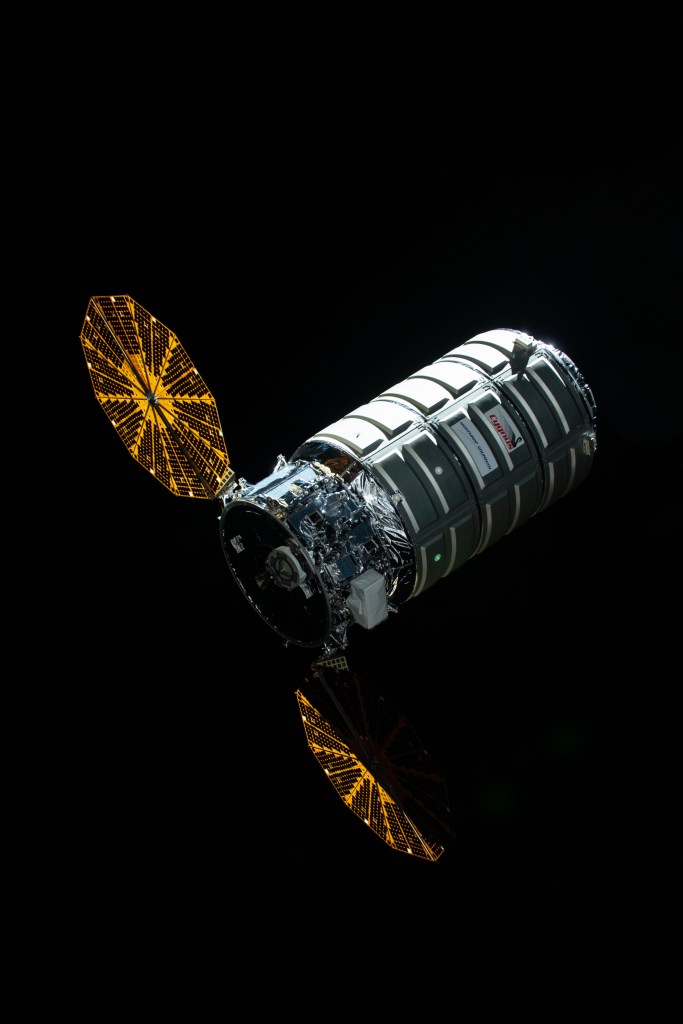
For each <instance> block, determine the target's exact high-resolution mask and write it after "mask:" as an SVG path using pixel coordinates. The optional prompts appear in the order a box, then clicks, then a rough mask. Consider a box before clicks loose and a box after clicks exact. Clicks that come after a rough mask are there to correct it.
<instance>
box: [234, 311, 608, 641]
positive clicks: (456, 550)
mask: <svg viewBox="0 0 683 1024" xmlns="http://www.w3.org/2000/svg"><path fill="white" fill-rule="evenodd" d="M595 449H596V433H595V402H594V399H593V395H592V392H591V390H590V388H589V387H588V385H587V384H586V382H585V381H584V379H583V377H582V375H581V374H580V372H579V370H578V369H577V367H576V366H575V365H574V363H573V362H572V361H571V360H570V359H569V358H568V356H566V355H565V354H564V353H563V352H560V351H559V350H558V349H556V348H554V347H552V346H550V345H548V344H545V343H543V342H540V341H536V340H535V339H534V338H531V337H530V336H529V335H526V334H523V333H521V332H519V331H513V330H507V329H500V330H493V331H488V332H486V333H484V334H478V335H477V336H476V337H474V338H471V339H470V340H469V341H467V342H465V343H464V344H463V345H461V346H459V347H458V348H454V349H452V350H451V351H450V352H447V353H446V354H445V355H443V356H442V357H441V358H440V359H437V360H436V361H435V362H434V363H431V364H430V365H429V366H425V367H424V368H423V369H421V370H417V371H416V372H415V373H412V374H411V375H410V376H409V377H408V378H406V379H405V380H402V381H400V382H399V383H398V384H395V385H394V386H393V387H390V388H387V390H386V391H383V392H382V393H381V394H380V395H378V396H377V397H376V398H374V399H372V400H371V401H369V402H368V403H367V404H366V405H362V406H360V407H359V408H357V409H354V410H353V411H352V412H350V413H348V415H346V416H344V417H343V418H342V419H340V420H337V421H336V422H335V423H332V424H330V425H329V426H327V427H325V428H323V429H322V430H319V431H317V433H315V434H314V435H313V436H312V437H310V438H309V439H308V440H307V441H305V442H304V444H302V445H301V446H300V447H299V448H298V449H297V450H296V451H295V452H294V454H293V455H292V456H291V457H290V458H289V459H286V458H285V457H284V456H279V457H278V461H277V465H276V467H275V470H274V471H273V473H272V474H271V475H270V476H268V477H266V479H265V480H262V481H261V482H260V483H258V484H255V485H250V484H248V483H247V482H246V481H245V480H240V482H239V485H238V486H237V487H236V488H235V489H234V490H233V491H232V492H231V493H230V494H229V495H227V496H226V497H224V498H223V499H222V500H223V509H222V511H221V515H220V533H221V541H222V544H223V550H224V552H225V556H226V558H227V561H228V565H229V566H230V570H231V572H232V574H233V576H234V578H235V580H236V582H237V584H238V585H239V587H240V589H241V590H242V592H243V593H244V595H245V596H246V598H247V599H248V601H249V602H250V604H251V605H252V606H253V607H254V609H255V610H256V611H257V612H258V614H259V615H260V616H261V617H262V618H263V619H264V620H265V621H266V622H267V623H268V624H269V625H270V626H271V627H272V628H273V629H274V630H275V631H276V632H277V633H279V634H280V635H281V636H282V637H284V638H285V639H286V640H287V641H288V642H292V643H295V644H298V645H300V646H303V647H318V646H322V647H324V648H325V650H326V651H332V650H334V649H343V648H344V647H346V645H347V642H348V640H347V632H348V629H349V627H350V626H351V625H352V624H353V623H358V624H360V625H361V626H364V627H365V628H366V629H371V628H373V627H374V626H376V625H377V624H378V623H380V622H382V621H383V620H384V619H386V618H387V616H388V613H389V611H390V610H396V608H397V607H398V606H399V605H401V604H403V603H405V601H407V600H409V599H410V598H412V597H416V596H417V595H418V594H421V593H423V592H424V591H425V590H426V589H427V588H429V587H431V586H433V585H434V584H435V583H436V582H438V581H439V580H440V579H442V578H443V577H445V576H448V575H449V574H450V573H452V572H453V570H454V569H457V568H458V566H460V565H462V564H463V562H465V561H467V559H469V558H471V557H472V556H473V555H477V554H479V553H480V552H481V551H483V550H484V549H485V548H487V547H490V545H491V544H493V543H494V542H495V541H497V540H499V539H500V538H501V537H503V536H504V535H505V534H507V533H511V532H512V531H513V530H515V529H516V528H517V527H518V526H520V525H521V524H522V523H524V522H526V521H527V520H528V519H530V518H531V516H533V515H536V513H538V512H540V511H541V510H542V509H545V508H547V507H548V506H549V505H550V504H552V503H553V502H554V501H556V500H557V499H558V498H561V497H563V496H564V495H566V494H567V493H568V492H569V491H571V490H572V489H573V488H574V487H576V486H577V484H579V483H580V482H581V481H582V480H583V479H584V478H585V476H586V474H587V473H588V472H589V470H590V467H591V465H592V461H593V456H594V454H595Z"/></svg>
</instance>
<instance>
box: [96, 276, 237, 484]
mask: <svg viewBox="0 0 683 1024" xmlns="http://www.w3.org/2000/svg"><path fill="white" fill-rule="evenodd" d="M80 337H81V344H82V345H83V351H84V352H85V358H86V361H87V364H88V370H89V372H90V380H91V381H92V385H93V388H94V389H95V395H96V396H97V400H98V401H99V403H100V405H101V406H102V408H103V409H104V411H105V413H106V414H107V418H108V419H109V421H110V423H111V424H112V426H113V427H114V429H115V430H116V432H117V434H118V435H119V437H120V438H121V440H122V441H123V443H124V444H125V446H126V448H127V449H128V451H129V452H130V454H131V455H132V456H133V458H134V459H135V460H136V461H137V462H139V463H140V465H141V466H143V467H144V468H145V469H146V470H147V471H148V472H149V473H151V474H152V476H154V477H155V478H156V479H157V480H159V482H160V483H162V484H163V485H164V487H167V488H168V490H169V491H171V492H172V493H173V494H176V495H179V496H181V497H185V498H215V497H216V496H217V495H218V493H219V492H220V491H221V490H223V489H224V488H225V487H226V486H227V485H228V484H229V483H230V481H231V480H232V478H233V477H234V473H233V471H232V470H231V469H230V468H229V465H230V460H229V458H228V453H227V450H226V447H225V441H224V439H223V431H222V430H221V424H220V420H219V418H218V410H217V407H216V403H215V401H214V398H213V395H212V394H211V392H210V391H209V389H208V388H207V386H206V384H205V383H204V381H203V380H202V378H201V376H200V375H199V373H198V371H197V370H196V369H195V367H194V365H193V363H192V360H191V359H190V358H189V356H188V354H187V352H186V351H185V349H184V348H183V346H182V345H181V344H180V342H179V340H178V338H177V337H176V335H175V334H173V332H172V331H170V330H169V329H168V327H165V326H164V324H162V323H161V322H160V321H159V320H157V319H156V318H155V317H153V316H152V315H151V314H150V313H148V312H147V310H146V309H143V307H142V306H140V305H139V303H137V302H135V300H134V299H132V298H131V297H130V296H129V295H106V296H105V295H103V296H95V297H93V298H91V299H90V302H89V303H88V309H87V312H86V315H85V320H84V322H83V327H82V329H81V335H80Z"/></svg>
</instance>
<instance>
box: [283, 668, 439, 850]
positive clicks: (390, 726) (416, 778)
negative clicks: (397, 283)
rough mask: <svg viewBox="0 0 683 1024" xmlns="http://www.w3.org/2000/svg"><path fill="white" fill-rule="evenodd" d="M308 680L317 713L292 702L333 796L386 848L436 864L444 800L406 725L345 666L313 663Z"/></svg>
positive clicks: (301, 700) (301, 701)
mask: <svg viewBox="0 0 683 1024" xmlns="http://www.w3.org/2000/svg"><path fill="white" fill-rule="evenodd" d="M341 660H343V661H344V663H345V662H346V659H337V662H339V661H341ZM330 664H332V663H330ZM314 675H315V676H316V677H317V680H318V681H319V682H320V683H322V688H321V687H319V686H317V685H316V684H314V681H313V680H308V683H309V690H310V689H311V684H313V690H312V691H311V692H312V693H314V696H313V700H314V701H315V704H316V705H317V706H314V704H313V703H312V702H311V700H309V699H308V697H307V696H305V694H304V693H303V692H302V691H301V690H297V691H296V698H297V703H298V705H299V713H300V714H301V720H302V722H303V726H304V731H305V734H306V740H307V743H308V746H309V748H310V750H311V751H312V753H313V755H314V756H315V758H316V760H317V761H318V764H319V765H320V766H321V768H322V769H323V771H324V772H325V774H326V776H327V778H328V779H329V781H330V782H331V783H332V786H333V787H334V790H335V792H336V793H337V795H338V796H339V797H340V798H341V800H343V802H344V804H345V805H346V806H347V807H348V808H349V809H350V810H351V811H353V813H354V814H355V815H356V816H357V817H358V818H360V819H361V821H363V822H364V823H365V824H366V825H367V826H368V827H369V828H370V829H371V830H372V831H373V832H374V833H375V834H376V835H378V836H379V837H380V839H382V840H383V841H384V842H385V843H386V844H387V845H388V846H391V847H392V848H393V849H395V850H398V851H399V852H401V853H407V854H412V855H413V856H415V857H418V858H421V859H423V860H429V861H435V860H438V858H439V857H440V856H441V854H442V853H443V852H444V849H445V848H446V846H447V844H448V843H449V842H450V841H451V839H452V837H453V829H452V824H451V813H450V809H449V807H448V795H447V792H446V787H445V784H444V781H443V778H442V776H441V774H440V773H439V772H438V770H437V769H436V767H435V765H434V763H433V762H432V761H431V759H430V758H429V756H428V754H427V752H426V751H425V750H424V748H423V747H422V744H421V743H420V741H419V739H418V737H417V736H416V735H415V732H414V731H413V729H412V728H411V726H410V724H409V722H408V720H407V719H406V718H405V716H403V715H400V714H398V713H396V712H394V711H393V710H392V709H391V707H390V706H389V705H388V704H387V702H385V701H384V700H383V698H381V697H379V696H378V695H375V694H374V693H373V692H372V690H371V689H370V688H369V687H367V686H366V685H365V684H363V683H361V680H360V679H359V677H358V676H357V675H356V674H355V673H351V672H349V671H348V670H347V667H346V664H344V666H340V667H339V668H337V667H336V666H335V667H334V668H332V669H331V668H330V667H329V664H328V665H327V666H326V668H324V669H323V668H321V663H317V665H316V666H315V667H314ZM321 708H322V709H323V710H321ZM332 718H334V720H335V721H334V723H333V722H332V721H331V719H332Z"/></svg>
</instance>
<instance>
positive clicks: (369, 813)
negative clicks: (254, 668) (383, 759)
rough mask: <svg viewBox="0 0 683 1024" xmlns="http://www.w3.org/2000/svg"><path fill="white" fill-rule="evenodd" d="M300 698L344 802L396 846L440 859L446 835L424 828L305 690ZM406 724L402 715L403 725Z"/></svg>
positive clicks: (310, 733)
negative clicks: (434, 834) (438, 835)
mask: <svg viewBox="0 0 683 1024" xmlns="http://www.w3.org/2000/svg"><path fill="white" fill-rule="evenodd" d="M296 698H297V702H298V705H299V712H300V714H301V719H302V722H303V726H304V731H305V734H306V740H307V742H308V746H309V747H310V749H311V751H312V752H313V755H314V756H315V758H316V760H317V761H318V763H319V764H320V766H321V767H322V769H323V771H324V772H325V774H326V775H327V777H328V779H329V780H330V782H331V783H332V786H333V787H334V789H335V792H336V793H337V795H338V796H339V797H340V798H341V799H342V800H343V802H344V804H345V805H346V806H347V807H348V808H349V809H350V810H351V811H353V813H354V814H355V815H356V816H357V817H359V818H360V819H361V821H363V822H364V823H365V824H366V825H367V826H368V827H369V828H370V829H371V830H372V831H373V832H374V833H375V834H376V835H378V836H379V837H380V839H382V840H383V841H384V842H385V843H387V844H388V845H389V846H391V847H393V848H394V849H395V850H398V851H400V852H402V853H407V854H412V855H414V856H416V857H420V858H422V859H424V860H430V861H435V860H437V859H438V858H439V857H440V856H441V854H442V853H443V851H444V845H443V842H442V839H441V838H431V837H429V836H427V835H425V834H424V833H423V832H422V831H421V830H420V828H419V827H418V826H417V824H416V823H415V822H414V821H413V820H412V819H411V818H410V817H409V816H408V814H406V812H405V810H404V809H403V808H402V807H401V806H400V805H399V803H397V801H396V800H395V799H393V798H392V796H391V795H390V794H389V793H388V792H387V790H386V789H385V788H384V787H383V786H382V785H381V784H380V782H379V781H378V780H377V778H375V776H374V775H373V774H372V772H371V771H370V770H369V768H368V767H367V766H366V765H365V764H364V763H363V761H362V760H361V759H360V757H359V756H358V755H357V754H356V753H354V751H353V750H352V749H351V747H350V746H349V745H348V744H347V742H346V741H345V739H344V737H343V736H342V735H341V733H340V732H339V731H338V730H337V729H335V727H334V726H333V725H332V724H331V723H330V722H329V721H327V720H326V719H325V717H323V715H321V714H320V712H319V711H318V710H317V709H316V708H315V707H314V706H313V705H312V704H311V702H310V701H309V700H308V699H307V697H306V696H305V695H304V694H303V693H302V691H301V690H297V691H296ZM404 724H405V725H406V726H407V723H406V721H405V719H401V721H400V723H399V729H401V728H402V727H403V725H404Z"/></svg>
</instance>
